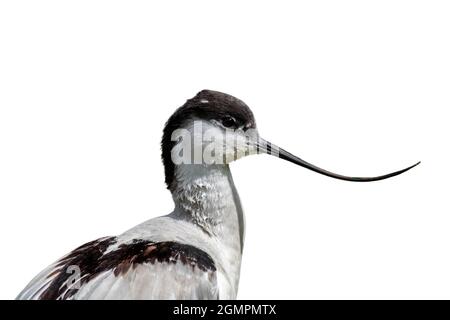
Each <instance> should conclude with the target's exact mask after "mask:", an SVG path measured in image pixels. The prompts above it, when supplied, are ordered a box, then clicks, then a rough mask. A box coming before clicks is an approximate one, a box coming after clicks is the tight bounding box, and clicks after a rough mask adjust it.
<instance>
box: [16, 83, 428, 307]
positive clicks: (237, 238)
mask: <svg viewBox="0 0 450 320" xmlns="http://www.w3.org/2000/svg"><path fill="white" fill-rule="evenodd" d="M161 151H162V152H161V153H162V163H163V165H164V173H165V183H166V185H167V189H168V190H169V191H170V192H171V194H172V198H173V202H174V209H173V211H172V212H171V213H169V214H167V215H162V216H160V217H157V218H153V219H150V220H148V221H145V222H143V223H141V224H139V225H137V226H135V227H133V228H131V229H129V230H128V231H125V232H124V233H122V234H120V235H118V236H108V237H102V238H99V239H97V240H94V241H91V242H88V243H86V244H84V245H82V246H80V247H78V248H76V249H74V250H73V251H71V252H69V253H68V254H66V255H65V256H63V257H62V258H60V259H59V260H57V261H56V262H54V263H53V264H51V265H50V266H48V267H47V268H45V269H44V270H43V271H42V272H41V273H39V274H38V275H37V276H36V277H35V278H34V279H32V280H31V281H30V282H29V284H28V285H27V286H26V287H25V288H24V289H23V290H22V292H21V293H20V294H19V295H18V296H17V299H19V300H85V299H88V300H102V299H115V300H117V299H125V300H131V299H236V297H237V292H238V286H239V278H240V269H241V259H242V253H243V248H244V236H245V222H244V221H245V219H244V213H243V210H242V205H241V201H240V198H239V195H238V192H237V190H236V187H235V184H234V182H233V178H232V175H231V172H230V167H229V165H230V163H231V162H233V161H236V160H238V159H240V158H242V157H245V156H249V155H256V154H269V155H273V156H276V157H279V158H280V159H283V160H286V161H289V162H291V163H294V164H296V165H299V166H301V167H304V168H307V169H310V170H312V171H315V172H317V173H319V174H322V175H325V176H328V177H332V178H335V179H340V180H346V181H355V182H371V181H377V180H383V179H387V178H391V177H394V176H396V175H399V174H401V173H404V172H406V171H408V170H410V169H411V168H413V167H415V166H417V165H418V164H419V163H420V162H417V163H416V164H414V165H412V166H409V167H407V168H405V169H402V170H398V171H395V172H392V173H388V174H385V175H382V176H376V177H350V176H344V175H341V174H336V173H333V172H330V171H327V170H324V169H322V168H320V167H317V166H315V165H313V164H311V163H309V162H306V161H304V160H302V159H301V158H299V157H297V156H295V155H293V154H291V153H289V152H287V151H286V150H284V149H282V148H280V147H278V146H276V145H274V144H272V143H270V142H268V141H266V140H264V139H263V138H262V137H261V136H260V135H259V132H258V130H257V127H256V122H255V118H254V116H253V113H252V111H251V110H250V108H249V107H248V106H247V105H246V104H245V103H244V102H243V101H241V100H239V99H238V98H235V97H234V96H231V95H229V94H226V93H222V92H218V91H213V90H202V91H200V92H198V93H197V94H196V95H195V96H194V97H193V98H191V99H188V100H187V101H186V102H185V103H184V104H183V105H182V106H181V107H179V108H178V109H176V111H175V112H174V113H173V114H172V115H171V116H170V117H169V119H168V121H167V122H166V124H165V126H164V129H163V136H162V141H161Z"/></svg>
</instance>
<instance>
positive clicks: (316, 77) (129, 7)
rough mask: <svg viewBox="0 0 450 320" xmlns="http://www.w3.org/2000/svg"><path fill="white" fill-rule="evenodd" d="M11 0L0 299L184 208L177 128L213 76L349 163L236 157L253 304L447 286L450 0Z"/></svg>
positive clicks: (275, 123) (275, 125)
mask: <svg viewBox="0 0 450 320" xmlns="http://www.w3.org/2000/svg"><path fill="white" fill-rule="evenodd" d="M161 3H162V2H156V1H155V2H153V3H150V2H148V1H126V2H125V1H121V2H119V1H110V0H109V1H92V0H89V1H70V2H69V1H39V2H38V1H2V2H1V4H0V223H1V226H0V257H1V267H0V298H4V299H10V298H14V297H15V296H16V295H17V294H18V293H19V291H20V290H21V289H22V288H23V287H24V286H25V285H26V284H27V282H28V281H29V280H30V279H31V278H32V277H33V276H34V275H35V274H36V273H37V272H39V271H40V270H41V269H42V268H44V267H45V266H47V265H48V264H50V263H51V262H53V261H54V260H55V259H57V258H59V257H60V256H61V255H63V254H65V253H67V252H68V251H69V250H71V249H73V248H74V247H76V246H78V245H81V244H82V243H84V242H86V241H89V240H92V239H96V238H98V237H100V236H105V235H116V234H119V233H121V232H123V231H125V230H127V229H129V228H130V227H132V226H134V225H136V224H138V223H140V222H142V221H144V220H146V219H148V218H151V217H156V216H158V215H163V214H167V213H169V212H170V211H171V210H172V200H171V197H170V193H169V192H168V191H167V190H166V189H165V185H164V182H163V179H164V177H163V167H162V164H161V161H160V149H159V142H160V137H161V130H162V128H163V125H164V122H165V121H166V120H167V118H168V117H169V116H170V114H171V113H172V112H173V111H174V110H175V109H176V108H177V107H178V106H180V105H182V104H183V103H184V102H185V100H186V99H188V98H190V97H192V96H194V95H195V94H196V93H197V92H198V91H199V90H201V89H204V88H208V89H214V90H219V91H223V92H226V93H230V94H232V95H235V96H237V97H239V98H241V99H242V100H244V101H245V102H246V103H247V104H248V105H249V106H250V107H251V108H252V110H253V111H254V113H255V116H256V119H257V122H258V126H259V130H260V133H261V134H262V136H263V137H265V138H266V139H268V140H270V141H272V142H274V143H276V144H279V145H280V146H281V147H284V148H286V149H287V150H289V151H291V152H292V153H294V154H297V155H299V156H301V157H303V158H304V159H305V160H307V161H311V162H313V163H314V164H316V165H319V166H322V167H324V168H326V169H329V170H332V171H336V172H338V173H342V174H348V175H378V174H383V173H386V172H389V171H393V170H397V169H400V168H402V167H406V166H409V165H411V164H413V163H415V162H416V161H419V160H421V161H422V164H421V165H420V166H419V167H417V168H414V169H413V170H411V171H409V172H408V173H406V174H404V175H401V176H399V177H396V178H393V179H390V180H386V181H382V182H376V183H368V184H359V183H349V182H344V181H338V180H333V179H330V178H327V177H324V176H321V175H318V174H315V173H313V172H311V171H307V170H305V169H302V168H300V167H296V166H294V165H292V164H290V163H287V162H284V161H282V160H279V159H276V158H273V157H269V156H262V155H261V156H252V157H248V158H245V159H242V160H240V161H238V162H236V163H234V164H232V171H233V175H234V178H235V182H236V185H237V187H238V190H239V191H240V195H241V200H242V202H243V206H244V209H245V212H246V220H247V237H246V243H245V250H244V258H243V265H242V273H241V282H240V291H239V295H238V297H239V298H241V299H257V298H264V299H271V298H288V299H298V298H302V299H303V298H306V299H313V298H325V299H328V298H339V299H348V298H359V299H366V298H375V299H379V298H385V299H391V298H450V271H449V270H450V254H449V251H450V248H449V246H450V232H449V227H450V216H449V215H450V204H449V202H450V199H449V196H448V195H449V190H450V188H449V183H450V182H449V181H450V174H449V169H448V167H449V166H450V162H449V160H450V154H449V146H448V145H449V143H448V138H449V137H450V133H449V131H450V130H449V129H448V127H449V124H448V123H449V120H450V118H449V116H448V112H447V110H448V108H449V103H450V95H449V88H450V63H449V61H450V58H449V57H450V45H449V39H450V38H449V33H450V19H449V16H450V10H449V9H450V6H449V4H448V2H446V1H307V2H306V1H305V2H300V1H272V2H268V1H221V2H218V1H164V4H161Z"/></svg>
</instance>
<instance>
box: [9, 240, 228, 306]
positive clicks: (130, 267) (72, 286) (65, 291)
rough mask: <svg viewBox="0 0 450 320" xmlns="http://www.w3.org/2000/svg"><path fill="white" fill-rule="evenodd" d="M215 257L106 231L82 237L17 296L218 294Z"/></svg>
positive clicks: (211, 296) (212, 296)
mask: <svg viewBox="0 0 450 320" xmlns="http://www.w3.org/2000/svg"><path fill="white" fill-rule="evenodd" d="M218 298H219V289H218V284H217V274H216V267H215V263H214V261H213V260H212V258H211V257H210V256H209V255H208V254H207V253H206V252H204V251H202V250H200V249H198V248H196V247H194V246H191V245H187V244H182V243H179V242H173V241H166V242H152V241H150V240H142V239H134V240H132V241H130V242H127V243H122V244H117V238H115V237H107V238H101V239H98V240H95V241H91V242H89V243H86V244H85V245H83V246H81V247H79V248H77V249H75V250H74V251H72V252H71V253H69V254H68V255H66V256H64V257H63V258H61V259H60V260H58V261H57V262H56V263H54V264H52V265H51V266H49V267H48V268H47V269H45V270H44V271H42V272H41V273H40V274H39V275H37V276H36V277H35V278H34V279H33V280H32V281H31V282H30V283H29V284H28V286H27V287H26V288H25V289H24V290H23V291H22V292H21V293H20V294H19V296H18V297H17V299H26V300H29V299H34V300H48V299H50V300H53V299H55V300H56V299H58V300H66V299H218Z"/></svg>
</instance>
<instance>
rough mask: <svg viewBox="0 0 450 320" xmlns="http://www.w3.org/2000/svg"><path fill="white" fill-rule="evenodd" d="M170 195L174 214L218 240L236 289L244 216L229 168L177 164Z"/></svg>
mask: <svg viewBox="0 0 450 320" xmlns="http://www.w3.org/2000/svg"><path fill="white" fill-rule="evenodd" d="M175 179H176V181H177V183H176V187H175V190H173V192H172V196H173V199H174V202H175V211H174V215H176V216H177V218H179V219H183V220H188V221H191V222H192V223H194V224H196V225H198V226H199V227H200V228H201V229H202V230H203V231H204V232H205V233H207V234H208V235H209V236H211V237H212V238H214V240H216V241H218V242H219V243H220V245H221V247H222V248H223V250H222V252H220V255H221V256H222V260H223V261H224V262H225V263H226V264H227V265H228V266H230V270H229V271H230V272H231V274H232V275H233V276H234V277H235V279H234V281H233V282H235V286H236V288H237V284H238V281H239V272H240V265H241V256H242V249H243V244H244V231H245V229H244V214H243V211H242V207H241V203H240V200H239V195H238V193H237V191H236V188H235V186H234V182H233V179H232V177H231V172H230V169H229V167H228V165H202V164H189V165H180V166H177V167H176V169H175Z"/></svg>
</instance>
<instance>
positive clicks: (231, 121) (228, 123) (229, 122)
mask: <svg viewBox="0 0 450 320" xmlns="http://www.w3.org/2000/svg"><path fill="white" fill-rule="evenodd" d="M222 124H223V126H224V127H227V128H236V127H237V123H236V119H235V118H233V117H230V116H226V117H223V118H222Z"/></svg>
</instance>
